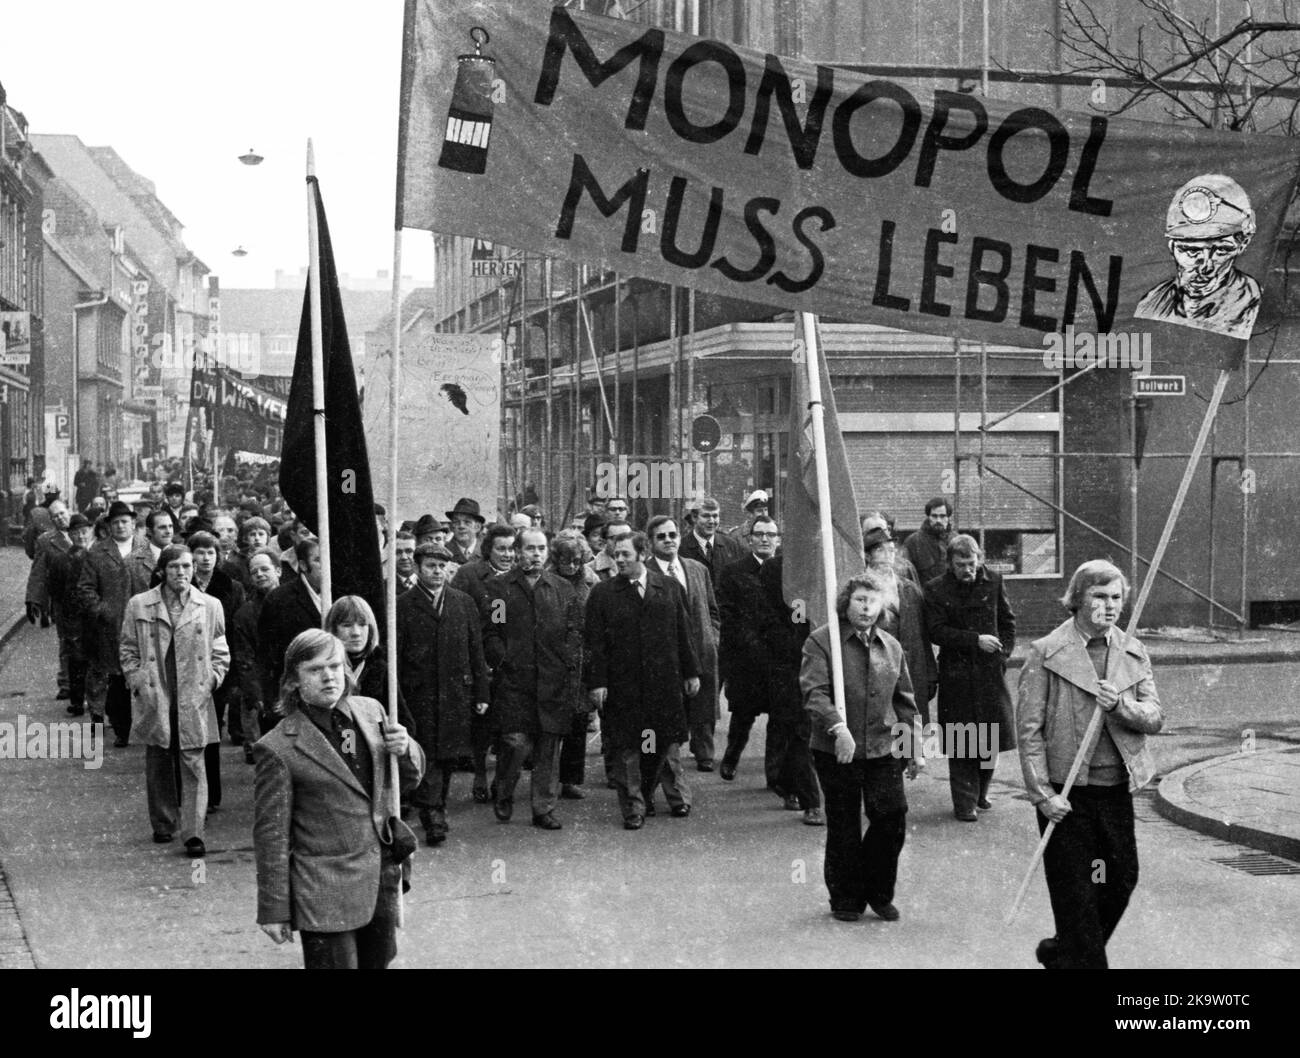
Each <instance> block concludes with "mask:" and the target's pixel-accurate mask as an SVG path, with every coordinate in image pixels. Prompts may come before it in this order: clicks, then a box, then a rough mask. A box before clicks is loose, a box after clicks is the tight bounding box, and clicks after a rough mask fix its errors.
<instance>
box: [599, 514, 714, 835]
mask: <svg viewBox="0 0 1300 1058" xmlns="http://www.w3.org/2000/svg"><path fill="white" fill-rule="evenodd" d="M648 552H649V545H648V543H647V541H646V537H645V534H644V533H633V534H632V535H631V536H629V537H624V538H623V539H621V540H619V542H618V543H617V544H616V545H615V548H614V561H615V563H616V564H617V566H618V575H617V576H614V577H611V578H610V579H609V580H607V581H602V582H601V583H600V584H597V585H596V586H595V587H594V588H592V589H591V595H590V596H589V597H588V599H587V613H586V634H585V637H584V640H585V643H586V646H587V650H588V651H589V656H590V662H589V672H588V681H587V682H588V684H589V685H590V686H591V700H592V703H593V704H594V705H595V706H596V708H598V709H601V710H602V711H603V712H602V717H601V729H602V731H603V732H604V733H605V735H606V736H607V737H608V738H609V740H610V745H611V749H612V756H613V765H614V769H613V777H614V782H615V785H616V787H617V789H618V802H619V808H620V809H621V810H622V813H623V826H624V828H626V829H627V830H640V829H641V826H642V824H643V823H644V822H645V809H646V803H645V798H644V796H643V795H642V792H641V786H642V776H643V774H644V772H643V769H645V770H646V771H648V772H649V774H651V775H656V774H658V772H659V769H660V767H661V766H662V763H663V759H664V757H666V756H667V755H668V754H669V753H671V752H673V751H674V750H675V749H676V747H678V746H680V745H681V743H682V742H684V741H685V740H686V738H687V734H688V732H687V724H686V706H685V702H684V700H683V698H684V696H685V697H690V696H692V695H695V694H698V693H699V690H700V679H699V676H700V662H699V659H698V658H697V657H696V655H695V648H694V647H692V646H691V630H690V619H689V618H688V617H687V614H686V600H685V597H684V595H683V593H682V589H681V586H680V585H679V584H678V583H677V582H676V581H675V580H671V579H669V578H668V577H665V576H663V575H662V574H660V573H655V572H653V571H651V570H649V569H647V568H646V566H645V559H646V557H647V554H648ZM643 753H644V754H646V755H647V756H649V757H650V761H649V763H648V764H646V763H644V762H643V760H642V754H643ZM656 758H657V759H656ZM670 796H672V795H671V794H670ZM689 798H690V791H689V787H686V785H685V781H684V778H683V781H682V783H681V784H680V787H679V795H678V799H677V800H676V803H674V802H673V801H670V802H669V805H670V808H671V809H672V813H673V815H675V816H685V815H688V814H689V813H690V800H689Z"/></svg>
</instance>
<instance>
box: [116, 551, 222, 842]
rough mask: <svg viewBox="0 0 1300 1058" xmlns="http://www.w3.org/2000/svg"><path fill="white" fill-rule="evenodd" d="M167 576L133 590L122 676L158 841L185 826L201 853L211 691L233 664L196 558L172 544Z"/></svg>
mask: <svg viewBox="0 0 1300 1058" xmlns="http://www.w3.org/2000/svg"><path fill="white" fill-rule="evenodd" d="M158 568H159V571H160V572H161V573H162V575H163V581H162V583H161V584H159V585H158V587H156V588H152V589H150V590H149V591H145V592H141V593H140V594H138V595H135V596H132V598H131V601H130V602H128V603H127V604H126V617H125V618H124V619H123V621H122V635H121V647H120V651H121V661H122V675H123V677H124V678H125V680H126V684H127V686H128V687H129V688H130V690H131V715H132V723H131V737H132V738H134V739H136V740H137V741H139V742H143V743H144V744H145V758H144V760H145V789H146V793H147V795H148V800H149V821H150V822H151V823H152V824H153V839H154V841H155V842H157V843H159V844H162V843H164V842H168V841H171V840H172V838H173V837H174V836H175V832H176V830H177V828H178V827H179V829H180V832H181V838H182V840H183V841H184V842H185V852H186V854H187V855H189V856H202V855H204V854H205V852H206V849H205V847H204V844H203V816H204V813H205V812H206V811H207V807H208V782H207V772H206V770H205V768H204V766H203V753H204V747H206V746H207V744H208V743H209V742H216V741H218V740H219V738H220V734H219V732H218V728H217V713H216V708H215V705H214V703H213V698H212V692H213V691H215V690H216V689H217V688H218V687H219V686H221V681H222V680H223V679H225V676H226V672H227V670H228V669H229V668H230V651H229V649H228V648H227V646H226V622H225V617H224V616H223V614H222V612H221V603H220V602H218V601H217V600H216V599H214V598H213V597H212V596H211V595H205V594H204V593H203V592H201V591H197V590H195V589H194V588H193V586H192V585H191V583H190V582H191V580H192V579H193V577H194V556H193V554H191V552H190V549H189V548H188V547H186V546H185V545H184V544H171V545H169V546H168V547H165V548H163V550H162V554H160V555H159V556H158Z"/></svg>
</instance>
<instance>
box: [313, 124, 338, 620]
mask: <svg viewBox="0 0 1300 1058" xmlns="http://www.w3.org/2000/svg"><path fill="white" fill-rule="evenodd" d="M307 242H308V262H309V265H310V268H309V271H308V273H307V290H308V297H309V299H310V301H311V403H312V424H313V426H314V428H315V437H316V446H315V447H316V521H317V536H318V538H319V540H320V566H321V582H320V619H321V627H322V628H324V627H325V615H326V614H327V613H329V608H330V607H331V606H332V605H333V604H334V600H333V598H332V584H331V579H330V502H329V467H328V465H327V464H326V462H325V458H326V449H325V339H324V336H323V333H322V327H321V305H320V300H321V296H320V224H319V221H318V220H317V203H316V154H315V151H314V150H313V149H312V143H311V140H310V139H308V140H307Z"/></svg>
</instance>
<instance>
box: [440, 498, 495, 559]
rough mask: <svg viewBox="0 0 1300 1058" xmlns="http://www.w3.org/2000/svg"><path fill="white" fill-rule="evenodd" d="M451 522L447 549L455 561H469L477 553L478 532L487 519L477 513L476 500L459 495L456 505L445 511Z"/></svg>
mask: <svg viewBox="0 0 1300 1058" xmlns="http://www.w3.org/2000/svg"><path fill="white" fill-rule="evenodd" d="M447 520H448V521H449V522H451V541H450V542H449V543H448V544H447V550H448V552H450V554H451V560H452V561H453V562H456V563H463V562H469V561H470V560H471V559H473V558H475V557H477V555H478V534H479V532H480V530H482V528H483V526H484V525H485V524H486V523H487V519H486V518H484V517H483V515H482V514H481V513H479V509H478V501H477V500H471V499H467V498H465V497H461V498H460V499H459V500H457V501H456V506H455V507H453V508H452V509H451V510H449V511H448V512H447Z"/></svg>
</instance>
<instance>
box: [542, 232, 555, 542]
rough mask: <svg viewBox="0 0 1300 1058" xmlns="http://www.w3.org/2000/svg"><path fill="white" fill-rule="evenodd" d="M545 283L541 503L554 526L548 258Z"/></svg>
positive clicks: (551, 319) (551, 315)
mask: <svg viewBox="0 0 1300 1058" xmlns="http://www.w3.org/2000/svg"><path fill="white" fill-rule="evenodd" d="M544 264H545V276H546V279H545V282H546V404H545V406H544V408H543V412H544V415H545V420H544V422H543V424H542V425H543V436H542V503H543V504H544V505H545V510H546V524H547V525H553V524H555V508H554V506H553V503H554V500H553V498H552V495H551V493H552V492H553V491H554V485H555V479H554V474H553V473H552V471H554V469H555V465H554V461H553V459H552V456H553V453H552V451H551V444H552V443H553V442H552V441H551V437H552V429H553V426H554V423H553V420H552V417H551V408H552V407H553V406H554V404H555V389H554V387H553V385H552V384H551V374H552V372H553V371H554V367H555V365H554V362H553V360H552V355H553V354H552V351H551V334H552V332H553V331H554V330H555V318H554V311H553V309H552V307H551V288H552V287H553V286H554V285H555V282H554V277H553V276H552V274H551V265H552V261H551V259H550V258H549V257H547V258H545V260H544Z"/></svg>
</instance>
